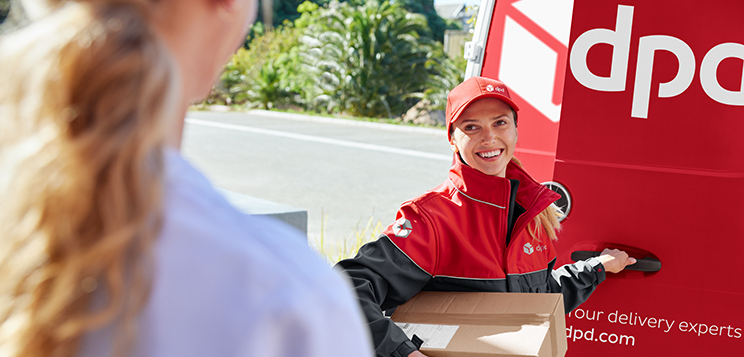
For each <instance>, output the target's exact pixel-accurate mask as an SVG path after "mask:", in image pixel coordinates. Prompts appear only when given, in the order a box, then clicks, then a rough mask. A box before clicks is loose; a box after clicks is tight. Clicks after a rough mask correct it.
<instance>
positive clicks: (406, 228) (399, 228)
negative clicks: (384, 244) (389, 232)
mask: <svg viewBox="0 0 744 357" xmlns="http://www.w3.org/2000/svg"><path fill="white" fill-rule="evenodd" d="M411 232H413V226H412V225H411V221H409V220H407V219H405V218H402V217H401V218H400V219H398V220H397V221H395V224H394V225H393V234H395V236H396V237H398V238H407V237H408V235H409V234H411Z"/></svg>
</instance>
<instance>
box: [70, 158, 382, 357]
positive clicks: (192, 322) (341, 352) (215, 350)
mask: <svg viewBox="0 0 744 357" xmlns="http://www.w3.org/2000/svg"><path fill="white" fill-rule="evenodd" d="M165 163H166V165H165V167H166V178H165V196H164V222H163V223H164V224H163V230H162V232H161V234H160V237H159V238H158V241H157V243H156V248H155V268H156V270H155V275H154V279H153V290H152V294H151V296H150V299H149V302H148V305H147V306H146V308H145V309H144V311H143V315H142V318H141V320H140V323H139V331H138V337H137V342H136V346H135V349H134V355H136V356H257V357H258V356H260V357H273V356H286V357H290V356H292V357H301V356H308V357H310V356H317V357H321V356H322V357H327V356H352V357H356V356H371V355H372V347H371V343H370V340H369V337H368V333H367V330H366V325H364V324H363V322H362V319H363V317H362V315H361V312H360V309H359V307H358V304H357V302H356V299H355V298H354V296H353V292H352V290H351V288H350V285H349V284H348V282H347V281H346V279H344V278H343V277H342V275H341V274H340V273H338V272H336V271H334V270H332V269H331V268H330V267H329V266H328V265H327V264H326V263H325V262H323V261H322V260H321V259H320V257H319V256H317V254H316V253H315V252H313V251H312V250H311V249H310V247H309V246H308V245H307V242H306V239H305V238H304V237H303V236H302V235H301V234H300V233H299V232H298V231H296V230H294V229H293V228H290V227H287V226H285V225H283V224H281V223H279V222H277V221H275V220H273V219H270V218H264V217H259V216H246V215H245V214H243V213H241V212H239V211H238V210H237V209H235V208H233V207H232V206H231V205H230V204H229V203H228V202H227V201H226V200H225V199H224V198H223V197H222V196H221V195H220V194H218V193H217V192H216V191H215V189H214V188H213V187H212V185H211V184H210V183H209V181H208V180H207V179H206V178H205V177H204V176H203V175H202V174H201V173H199V172H198V171H197V170H196V169H194V168H193V167H192V166H191V165H190V164H189V163H187V162H186V161H185V160H184V159H183V158H182V157H181V156H180V155H179V154H178V153H177V152H176V151H174V150H167V151H166V153H165ZM110 337H111V336H110V331H109V330H108V329H103V330H99V331H96V332H94V333H91V334H89V335H87V336H86V338H85V339H84V341H83V345H82V350H81V352H82V353H81V355H83V356H103V355H107V354H108V353H107V352H106V351H108V349H109V348H110V346H111V341H110Z"/></svg>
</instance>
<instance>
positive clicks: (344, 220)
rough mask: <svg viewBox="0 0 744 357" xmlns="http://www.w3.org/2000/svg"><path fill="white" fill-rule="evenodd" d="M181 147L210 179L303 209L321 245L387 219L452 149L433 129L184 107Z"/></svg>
mask: <svg viewBox="0 0 744 357" xmlns="http://www.w3.org/2000/svg"><path fill="white" fill-rule="evenodd" d="M182 151H183V154H184V156H185V157H186V158H187V160H189V161H190V162H192V163H193V164H194V165H195V166H196V167H197V168H199V169H200V170H201V171H202V172H204V173H205V174H206V175H207V177H209V179H210V180H211V181H212V182H213V184H215V185H216V186H218V187H221V188H224V189H227V190H230V191H235V192H239V193H243V194H247V195H251V196H254V197H258V198H262V199H266V200H270V201H274V202H277V203H281V204H285V205H289V206H293V207H297V208H302V209H305V210H307V211H308V237H309V240H310V243H311V244H312V245H315V246H318V245H319V244H320V238H321V234H322V236H323V240H324V243H323V245H324V247H326V250H329V251H332V250H334V249H342V248H340V247H342V246H343V242H344V241H345V240H346V241H347V245H349V246H350V245H353V244H354V242H355V241H356V235H357V232H362V231H363V230H364V228H365V226H366V225H367V223H368V222H369V221H370V219H372V220H373V224H376V223H377V222H380V223H381V226H387V225H388V224H389V223H391V222H393V221H394V220H395V212H396V211H397V208H398V207H399V205H400V204H401V203H402V202H404V201H406V200H407V199H410V198H412V197H415V196H417V195H419V194H421V193H423V192H425V191H426V190H428V189H431V188H433V187H435V186H437V185H438V184H440V183H441V182H442V181H443V180H444V179H445V178H446V175H447V171H448V169H449V167H450V164H451V157H452V156H451V155H452V154H451V150H450V147H449V144H448V143H447V139H446V133H445V131H444V130H442V129H424V128H414V127H406V126H398V125H387V124H377V123H367V122H357V121H351V120H344V119H328V118H319V117H310V116H305V115H297V114H283V113H277V112H266V111H251V112H249V113H216V112H189V113H188V114H187V119H186V127H185V130H184V137H183V144H182ZM321 232H322V233H321ZM367 233H368V234H367V235H369V233H370V232H367ZM365 238H367V239H369V238H371V237H369V236H367V237H365ZM342 250H343V249H342Z"/></svg>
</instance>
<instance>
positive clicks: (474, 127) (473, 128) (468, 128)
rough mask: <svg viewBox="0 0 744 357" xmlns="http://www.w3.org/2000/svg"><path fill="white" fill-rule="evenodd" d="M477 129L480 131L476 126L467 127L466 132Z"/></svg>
mask: <svg viewBox="0 0 744 357" xmlns="http://www.w3.org/2000/svg"><path fill="white" fill-rule="evenodd" d="M476 129H478V127H477V126H475V125H465V130H466V131H473V130H476Z"/></svg>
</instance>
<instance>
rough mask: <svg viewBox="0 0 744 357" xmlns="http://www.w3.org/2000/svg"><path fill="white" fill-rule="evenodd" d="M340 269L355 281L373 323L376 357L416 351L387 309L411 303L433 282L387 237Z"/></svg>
mask: <svg viewBox="0 0 744 357" xmlns="http://www.w3.org/2000/svg"><path fill="white" fill-rule="evenodd" d="M337 266H338V267H339V268H341V269H343V270H344V271H345V272H346V273H347V274H348V275H349V277H350V278H351V281H352V284H353V286H354V289H355V291H356V294H357V297H358V299H359V303H360V305H361V307H362V310H363V312H364V315H365V316H366V318H367V321H368V322H369V329H370V332H371V334H372V341H373V343H374V346H375V352H376V355H377V356H379V357H390V356H392V357H407V356H408V354H410V353H411V352H413V351H415V350H416V347H415V346H414V345H413V343H412V342H411V341H410V340H409V339H408V338H407V337H406V335H405V333H403V331H402V330H401V329H400V328H398V326H396V325H395V324H394V323H393V321H392V320H390V319H389V318H387V317H385V316H384V314H383V310H387V309H391V308H394V307H397V306H398V305H401V304H403V303H405V302H406V301H408V300H409V299H410V298H412V297H413V296H414V295H416V294H418V293H419V292H420V291H421V289H422V288H423V287H424V285H426V283H427V282H429V280H430V279H431V275H429V273H427V272H426V271H424V270H423V269H421V268H420V267H419V266H417V265H416V264H415V263H414V262H413V261H412V260H411V259H410V258H409V257H408V256H407V255H406V254H405V253H403V252H402V251H401V250H400V249H398V247H397V246H396V245H395V244H393V242H392V241H391V240H390V239H389V238H388V237H387V236H386V235H384V234H383V235H381V236H380V237H379V238H378V239H377V240H376V241H374V242H370V243H367V244H365V245H364V246H362V247H361V248H360V249H359V253H357V255H356V257H354V258H352V259H346V260H342V261H341V262H339V263H338V264H337Z"/></svg>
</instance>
